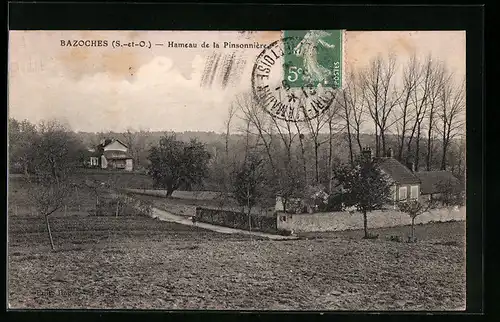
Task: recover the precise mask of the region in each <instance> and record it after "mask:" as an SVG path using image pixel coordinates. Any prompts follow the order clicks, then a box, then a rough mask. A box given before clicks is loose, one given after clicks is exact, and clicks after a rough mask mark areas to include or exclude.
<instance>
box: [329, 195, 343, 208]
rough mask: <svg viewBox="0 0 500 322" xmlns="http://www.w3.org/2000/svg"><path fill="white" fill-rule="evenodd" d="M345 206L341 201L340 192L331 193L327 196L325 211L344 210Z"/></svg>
mask: <svg viewBox="0 0 500 322" xmlns="http://www.w3.org/2000/svg"><path fill="white" fill-rule="evenodd" d="M344 209H345V207H344V204H343V203H342V194H340V193H337V194H332V195H330V196H329V197H328V202H327V204H326V206H325V211H344Z"/></svg>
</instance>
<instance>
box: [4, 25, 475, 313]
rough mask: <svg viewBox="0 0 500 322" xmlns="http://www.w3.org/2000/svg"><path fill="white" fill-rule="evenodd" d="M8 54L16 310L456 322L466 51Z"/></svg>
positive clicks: (409, 33)
mask: <svg viewBox="0 0 500 322" xmlns="http://www.w3.org/2000/svg"><path fill="white" fill-rule="evenodd" d="M8 35H9V43H8V111H7V114H8V126H7V127H8V129H7V130H8V134H7V141H8V142H7V144H8V148H7V149H8V151H7V159H8V160H7V166H8V174H7V180H8V182H7V185H8V193H7V205H8V212H7V237H8V238H7V255H8V262H7V300H8V308H9V309H159V310H270V311H297V310H306V311H330V310H331V311H464V310H465V309H466V256H465V253H466V245H467V242H466V206H465V201H466V198H465V187H466V170H467V163H466V77H465V76H466V32H465V31H463V30H442V31H440V30H432V31H423V30H418V31H417V30H399V31H381V30H377V31H351V30H281V31H245V30H239V31H238V30H234V31H222V30H221V31H216V30H210V31H209V30H206V31H202V30H197V31H188V30H172V31H166V30H163V31H153V30H149V31H145V30H144V31H135V30H115V31H109V30H106V31H104V30H72V31H69V30H64V31H63V30H10V31H9V34H8Z"/></svg>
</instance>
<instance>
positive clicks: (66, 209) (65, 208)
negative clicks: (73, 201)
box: [64, 205, 68, 216]
mask: <svg viewBox="0 0 500 322" xmlns="http://www.w3.org/2000/svg"><path fill="white" fill-rule="evenodd" d="M67 212H68V205H64V215H65V216H66V213H67Z"/></svg>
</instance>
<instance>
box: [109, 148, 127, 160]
mask: <svg viewBox="0 0 500 322" xmlns="http://www.w3.org/2000/svg"><path fill="white" fill-rule="evenodd" d="M103 154H104V157H105V158H106V159H108V160H124V159H132V157H131V156H130V155H129V154H128V153H126V152H123V151H114V150H109V151H104V153H103Z"/></svg>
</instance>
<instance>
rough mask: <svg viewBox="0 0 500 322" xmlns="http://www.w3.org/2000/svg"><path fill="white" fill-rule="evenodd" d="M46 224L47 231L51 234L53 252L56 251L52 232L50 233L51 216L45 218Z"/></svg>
mask: <svg viewBox="0 0 500 322" xmlns="http://www.w3.org/2000/svg"><path fill="white" fill-rule="evenodd" d="M45 224H46V225H47V231H48V233H49V239H50V247H51V248H52V250H56V248H55V247H54V240H53V239H52V232H51V231H50V223H49V216H48V215H47V216H45Z"/></svg>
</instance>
